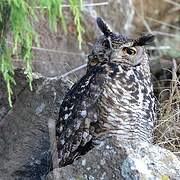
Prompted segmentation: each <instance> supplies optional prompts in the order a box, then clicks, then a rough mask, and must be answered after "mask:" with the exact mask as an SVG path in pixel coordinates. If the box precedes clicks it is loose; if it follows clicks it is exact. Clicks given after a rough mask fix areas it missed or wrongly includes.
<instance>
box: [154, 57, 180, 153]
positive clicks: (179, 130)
mask: <svg viewBox="0 0 180 180" xmlns="http://www.w3.org/2000/svg"><path fill="white" fill-rule="evenodd" d="M177 69H178V67H177V64H176V61H175V60H173V69H172V71H171V73H172V79H171V81H170V82H169V87H166V88H165V89H163V90H162V91H161V92H160V94H159V98H158V100H159V108H158V109H159V118H158V122H157V124H156V126H155V142H156V144H158V145H160V146H162V147H165V148H167V149H169V150H171V151H172V152H174V153H176V154H177V155H180V81H179V77H178V75H177V74H178V72H177ZM164 82H166V83H167V81H164Z"/></svg>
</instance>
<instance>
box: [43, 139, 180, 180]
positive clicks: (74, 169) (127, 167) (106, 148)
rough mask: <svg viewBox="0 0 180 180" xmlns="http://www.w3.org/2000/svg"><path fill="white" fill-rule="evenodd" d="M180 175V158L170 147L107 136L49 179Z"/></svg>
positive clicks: (130, 179) (149, 179) (156, 179)
mask: <svg viewBox="0 0 180 180" xmlns="http://www.w3.org/2000/svg"><path fill="white" fill-rule="evenodd" d="M59 179H61V180H69V179H71V180H76V179H81V180H96V179H100V180H111V179H117V180H119V179H121V180H123V179H125V180H137V179H147V180H163V179H167V180H168V179H174V180H179V179H180V161H179V160H178V158H177V157H176V156H175V155H174V154H173V153H172V152H170V151H169V150H166V149H163V148H161V147H159V146H157V145H152V144H148V143H144V142H142V143H139V144H137V145H136V146H134V147H131V146H126V147H121V145H120V144H119V145H117V142H116V143H115V139H111V140H106V141H105V142H104V143H102V144H101V146H99V147H96V148H94V149H93V150H91V151H90V152H89V153H88V154H86V155H85V156H83V157H82V158H81V159H78V160H76V161H74V163H73V164H72V165H69V166H66V167H63V168H61V169H54V170H53V171H52V172H50V173H49V174H48V176H47V178H46V180H59Z"/></svg>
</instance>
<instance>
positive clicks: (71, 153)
mask: <svg viewBox="0 0 180 180" xmlns="http://www.w3.org/2000/svg"><path fill="white" fill-rule="evenodd" d="M97 24H98V27H99V28H100V30H101V31H102V32H103V35H102V36H100V37H99V38H98V40H97V41H96V43H95V45H94V47H93V49H92V51H91V53H90V55H89V62H88V66H87V72H86V74H85V75H84V76H83V77H82V78H81V79H80V80H79V81H78V82H77V83H75V84H74V85H73V87H72V88H71V89H70V90H69V92H68V93H67V94H66V96H65V98H64V100H63V102H62V104H61V106H60V112H59V119H58V120H57V122H56V140H57V151H58V158H59V166H60V167H61V166H65V165H67V164H70V163H72V162H73V160H74V159H75V158H76V157H78V156H80V155H83V154H85V153H87V152H88V151H89V150H90V149H92V148H93V147H94V146H95V145H96V144H99V142H101V141H102V140H103V139H104V138H106V137H109V136H116V137H117V138H119V139H120V140H121V141H122V143H129V142H134V141H140V140H141V141H147V142H151V141H152V129H153V124H154V121H155V119H156V115H155V110H154V108H155V101H154V94H153V87H152V83H151V75H150V68H149V57H148V55H147V53H146V50H145V48H144V47H143V45H146V44H149V43H150V42H151V41H152V39H153V36H152V35H147V36H142V37H140V38H137V39H130V38H127V37H125V36H123V35H121V34H115V33H113V32H112V31H111V30H110V29H109V28H108V26H107V25H106V24H105V23H104V21H103V20H102V19H101V18H97Z"/></svg>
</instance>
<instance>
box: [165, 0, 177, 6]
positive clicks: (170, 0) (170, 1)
mask: <svg viewBox="0 0 180 180" xmlns="http://www.w3.org/2000/svg"><path fill="white" fill-rule="evenodd" d="M164 1H165V2H167V3H169V4H173V5H174V6H177V7H178V8H180V4H179V3H177V2H174V1H172V0H164Z"/></svg>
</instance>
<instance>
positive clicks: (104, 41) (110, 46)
mask: <svg viewBox="0 0 180 180" xmlns="http://www.w3.org/2000/svg"><path fill="white" fill-rule="evenodd" d="M97 25H98V27H99V29H100V30H101V32H102V33H103V35H102V36H100V38H99V39H97V41H96V43H95V46H94V48H93V50H92V53H91V54H90V56H89V64H90V65H92V66H93V65H96V64H98V63H101V62H105V61H111V62H116V63H124V64H127V65H130V66H138V65H140V64H141V63H142V61H143V60H144V59H145V58H144V56H143V55H144V54H145V53H146V52H145V48H144V46H145V45H148V44H150V43H152V42H153V40H154V36H153V35H152V34H147V35H144V36H141V37H139V38H136V39H132V38H128V37H126V36H124V35H122V34H118V33H114V32H112V30H111V29H110V28H109V27H108V25H107V24H106V23H105V22H104V21H103V20H102V18H100V17H98V18H97Z"/></svg>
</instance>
